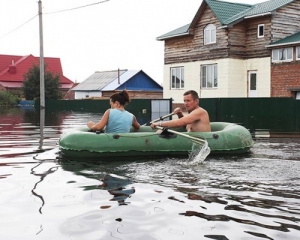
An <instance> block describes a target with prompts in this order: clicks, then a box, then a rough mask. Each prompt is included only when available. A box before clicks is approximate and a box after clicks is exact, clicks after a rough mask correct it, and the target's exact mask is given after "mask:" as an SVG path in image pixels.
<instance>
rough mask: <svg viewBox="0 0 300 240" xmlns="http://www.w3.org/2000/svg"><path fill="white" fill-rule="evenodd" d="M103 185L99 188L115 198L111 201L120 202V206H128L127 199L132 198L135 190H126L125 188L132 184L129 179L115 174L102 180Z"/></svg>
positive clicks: (108, 175)
mask: <svg viewBox="0 0 300 240" xmlns="http://www.w3.org/2000/svg"><path fill="white" fill-rule="evenodd" d="M102 182H103V183H102V184H101V185H100V186H99V187H100V188H101V189H104V190H107V191H108V192H109V193H110V194H111V195H113V196H114V197H113V198H112V199H111V201H118V203H119V205H127V204H128V202H125V200H126V199H127V198H130V197H131V195H132V194H133V193H135V189H134V188H131V189H126V188H125V186H126V185H128V184H131V182H130V181H129V179H127V178H124V177H121V176H117V175H114V174H107V175H105V176H104V178H103V179H102Z"/></svg>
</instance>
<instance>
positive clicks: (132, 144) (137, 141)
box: [59, 122, 253, 158]
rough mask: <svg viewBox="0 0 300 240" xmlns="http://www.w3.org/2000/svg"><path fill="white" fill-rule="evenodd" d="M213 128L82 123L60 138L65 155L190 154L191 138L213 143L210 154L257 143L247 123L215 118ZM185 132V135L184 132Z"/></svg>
mask: <svg viewBox="0 0 300 240" xmlns="http://www.w3.org/2000/svg"><path fill="white" fill-rule="evenodd" d="M211 129H212V131H211V132H202V133H200V132H186V130H185V128H180V129H176V131H177V132H178V134H176V133H175V134H174V131H175V129H174V130H173V131H172V133H170V132H169V131H163V133H162V134H159V133H157V130H152V129H151V127H149V126H141V128H140V129H139V130H138V131H136V130H134V129H132V130H131V132H130V133H118V134H116V133H114V134H111V133H110V134H107V133H97V132H96V133H95V132H91V131H90V130H89V128H87V127H82V128H79V129H74V130H70V131H67V132H65V133H63V134H62V135H61V137H60V139H59V147H60V151H61V153H62V155H65V156H69V157H80V158H94V157H97V158H106V157H134V156H148V157H151V156H154V157H155V156H171V155H172V156H179V155H181V156H187V155H188V154H189V153H190V152H191V150H192V148H193V144H194V143H193V141H192V140H190V139H189V138H188V137H189V136H190V137H191V138H193V137H195V138H200V139H201V140H202V141H203V139H205V140H206V141H207V143H208V146H209V147H210V154H215V153H221V154H238V153H246V152H248V151H249V150H250V148H251V147H252V145H253V140H252V136H251V134H250V132H249V131H248V130H247V129H246V128H244V127H243V126H240V125H237V124H233V123H226V122H212V123H211ZM180 133H182V134H183V135H185V136H187V137H185V136H182V135H180Z"/></svg>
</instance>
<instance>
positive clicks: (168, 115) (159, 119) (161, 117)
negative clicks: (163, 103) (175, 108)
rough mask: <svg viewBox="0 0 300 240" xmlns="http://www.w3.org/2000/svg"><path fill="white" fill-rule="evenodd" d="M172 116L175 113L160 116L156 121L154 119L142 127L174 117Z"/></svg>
mask: <svg viewBox="0 0 300 240" xmlns="http://www.w3.org/2000/svg"><path fill="white" fill-rule="evenodd" d="M174 114H175V113H173V112H172V113H169V114H167V115H165V116H160V117H159V118H157V119H155V120H152V121H151V122H148V123H145V124H143V125H142V126H150V125H151V123H154V122H158V121H161V120H163V119H165V118H167V117H171V116H172V115H174Z"/></svg>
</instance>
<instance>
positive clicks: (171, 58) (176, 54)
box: [164, 7, 228, 64]
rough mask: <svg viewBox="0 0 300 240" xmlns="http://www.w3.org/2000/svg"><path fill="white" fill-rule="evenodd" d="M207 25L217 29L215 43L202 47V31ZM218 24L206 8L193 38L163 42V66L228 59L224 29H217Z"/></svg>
mask: <svg viewBox="0 0 300 240" xmlns="http://www.w3.org/2000/svg"><path fill="white" fill-rule="evenodd" d="M208 24H214V25H215V26H216V28H217V32H216V43H215V44H207V45H204V42H203V30H204V28H205V27H206V26H207V25H208ZM219 27H220V22H219V20H218V19H217V17H216V16H215V15H214V13H213V12H212V11H211V9H210V8H208V7H207V8H206V10H205V11H204V14H203V15H202V17H201V19H200V20H199V21H198V24H197V25H196V26H195V29H194V36H185V37H180V38H174V39H169V40H168V39H167V40H165V59H164V60H165V64H173V63H185V62H193V61H199V60H211V59H219V58H226V57H228V46H227V39H228V35H227V34H228V33H227V30H226V29H218V28H219Z"/></svg>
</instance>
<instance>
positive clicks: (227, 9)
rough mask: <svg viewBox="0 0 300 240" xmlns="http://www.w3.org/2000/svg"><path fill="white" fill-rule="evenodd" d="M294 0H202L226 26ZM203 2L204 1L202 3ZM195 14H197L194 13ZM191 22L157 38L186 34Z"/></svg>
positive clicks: (274, 9) (267, 12)
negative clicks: (254, 0) (250, 1)
mask: <svg viewBox="0 0 300 240" xmlns="http://www.w3.org/2000/svg"><path fill="white" fill-rule="evenodd" d="M293 1H295V0H270V1H266V2H262V3H258V4H255V5H250V4H241V3H231V2H224V1H218V0H203V2H205V3H207V5H208V6H209V7H210V8H211V9H212V11H213V12H214V14H215V15H216V17H217V18H218V19H219V21H220V23H221V25H223V26H228V25H232V24H235V23H237V22H240V21H242V20H243V19H245V18H250V17H255V16H257V15H263V14H271V13H272V12H274V11H276V10H277V9H278V8H280V7H282V6H285V5H287V4H289V3H291V2H293ZM202 4H204V3H202ZM196 16H197V15H196ZM190 27H193V26H191V24H187V25H185V26H183V27H180V28H177V29H175V30H173V31H171V32H168V33H166V34H163V35H161V36H159V37H158V38H157V40H163V39H166V38H171V37H177V36H182V35H188V34H189V30H190Z"/></svg>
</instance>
